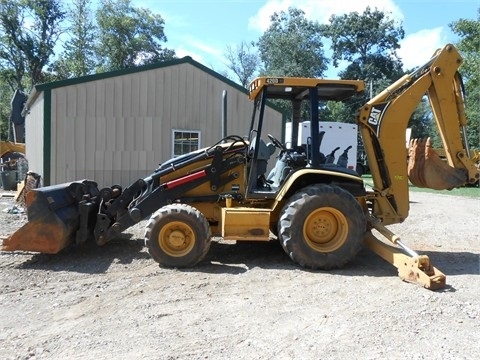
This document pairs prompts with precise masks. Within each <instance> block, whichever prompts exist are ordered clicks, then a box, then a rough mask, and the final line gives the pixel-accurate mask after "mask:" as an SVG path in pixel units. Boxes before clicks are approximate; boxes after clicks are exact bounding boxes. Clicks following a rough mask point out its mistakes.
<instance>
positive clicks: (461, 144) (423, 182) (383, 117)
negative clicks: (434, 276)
mask: <svg viewBox="0 0 480 360" xmlns="http://www.w3.org/2000/svg"><path fill="white" fill-rule="evenodd" d="M461 63H462V57H461V56H460V54H459V53H458V51H457V50H456V49H455V47H454V46H453V45H450V44H449V45H446V46H445V47H444V48H443V49H439V50H437V52H436V53H435V54H434V56H433V57H432V58H431V59H430V61H428V62H427V63H426V64H425V65H423V66H421V67H420V68H418V70H416V71H414V72H412V73H411V74H408V75H405V76H403V77H402V78H401V79H399V80H398V81H396V82H395V83H394V84H392V85H391V86H389V87H388V88H386V89H385V90H383V91H382V92H381V93H380V94H378V95H377V96H375V97H374V98H372V99H371V100H370V101H368V102H367V103H366V104H365V105H364V106H363V107H362V108H361V109H360V111H359V115H358V118H357V122H358V124H359V127H360V132H361V135H362V138H363V141H364V146H365V151H366V154H367V157H368V161H369V166H370V169H371V173H372V179H373V184H374V189H373V194H372V202H373V215H374V216H375V217H376V218H377V219H379V220H380V221H381V222H382V223H383V224H384V225H388V224H394V223H399V222H402V221H403V220H404V219H405V218H406V217H407V216H408V211H409V196H408V195H409V194H408V180H409V176H410V180H411V181H412V183H413V184H414V185H416V186H420V187H429V188H433V189H437V190H442V189H451V188H453V187H458V186H462V185H464V184H466V183H474V182H475V181H477V180H478V178H479V170H478V168H477V167H476V165H475V160H474V156H472V155H470V153H469V150H468V149H469V147H468V144H467V139H466V124H467V120H466V117H465V107H464V98H463V92H462V87H461V86H462V84H461V77H460V74H459V73H458V71H457V70H458V68H459V67H460V65H461ZM425 95H427V97H428V100H429V103H430V106H431V108H432V113H433V115H434V118H435V121H436V124H437V128H438V131H439V133H440V136H441V139H442V141H443V146H444V149H445V152H446V157H447V160H448V165H447V164H445V163H443V162H442V161H440V160H439V159H436V158H435V155H436V154H435V153H433V150H431V149H430V147H429V143H426V142H425V141H417V140H415V141H413V142H412V144H411V147H410V159H409V161H410V163H409V165H408V166H407V148H406V143H405V141H406V140H405V137H404V136H400V135H399V134H405V132H406V129H407V126H408V122H409V120H410V118H411V116H412V113H413V112H414V110H415V108H416V107H417V105H418V104H419V103H420V102H421V100H422V98H423V96H425ZM415 160H417V161H415ZM437 160H438V161H437ZM407 168H408V170H409V171H408V172H407Z"/></svg>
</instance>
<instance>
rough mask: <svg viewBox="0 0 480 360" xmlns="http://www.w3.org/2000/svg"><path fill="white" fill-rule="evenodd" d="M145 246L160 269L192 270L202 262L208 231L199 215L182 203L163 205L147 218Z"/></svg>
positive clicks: (206, 225)
mask: <svg viewBox="0 0 480 360" xmlns="http://www.w3.org/2000/svg"><path fill="white" fill-rule="evenodd" d="M145 243H146V245H147V248H148V252H149V253H150V255H151V256H152V258H153V259H154V260H155V261H156V262H158V263H159V264H160V265H161V266H164V267H177V268H184V267H192V266H194V265H196V264H197V263H198V262H200V261H201V260H203V259H204V257H205V255H206V254H207V252H208V250H209V249H210V244H211V232H210V227H209V225H208V222H207V220H206V219H205V217H204V216H203V214H202V213H201V212H200V211H198V210H197V209H195V208H193V207H192V206H189V205H186V204H173V205H167V206H164V207H162V208H160V209H158V210H157V211H156V212H155V213H154V214H153V215H152V217H151V218H150V220H149V222H148V224H147V226H146V231H145Z"/></svg>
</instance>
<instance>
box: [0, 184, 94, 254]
mask: <svg viewBox="0 0 480 360" xmlns="http://www.w3.org/2000/svg"><path fill="white" fill-rule="evenodd" d="M97 191H98V189H97V188H96V183H94V182H92V181H88V180H84V181H83V182H73V183H67V184H61V185H55V186H48V187H44V188H39V189H33V190H30V191H29V192H28V193H27V195H26V205H27V216H28V222H27V223H26V224H25V225H24V226H23V227H21V228H20V229H18V230H17V231H16V232H15V233H13V234H12V235H11V236H10V237H9V238H7V239H5V240H4V241H3V245H2V250H5V251H15V250H24V251H35V252H41V253H47V254H55V253H58V252H59V251H60V250H62V249H63V248H65V247H67V246H68V245H70V244H71V243H73V242H74V240H75V235H76V232H77V230H78V229H79V223H80V216H79V212H78V207H79V203H80V201H81V200H82V199H83V198H84V197H85V196H87V197H91V196H95V195H96V194H97Z"/></svg>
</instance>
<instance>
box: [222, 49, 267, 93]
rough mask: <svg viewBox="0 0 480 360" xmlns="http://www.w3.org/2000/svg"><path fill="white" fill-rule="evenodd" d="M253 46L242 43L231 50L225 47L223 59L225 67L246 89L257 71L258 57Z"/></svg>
mask: <svg viewBox="0 0 480 360" xmlns="http://www.w3.org/2000/svg"><path fill="white" fill-rule="evenodd" d="M254 46H255V45H254V44H252V43H247V42H245V41H242V42H241V43H240V44H239V45H237V46H236V47H235V48H233V47H232V46H230V45H227V48H226V52H225V57H226V59H227V61H228V63H227V67H228V68H229V69H230V70H231V71H232V72H233V73H234V74H235V76H236V77H237V78H238V81H239V82H240V84H241V85H242V86H243V87H245V88H246V87H248V85H249V84H250V82H251V81H252V80H253V77H254V74H255V72H256V71H257V68H258V63H259V57H258V54H257V53H256V52H255V50H254Z"/></svg>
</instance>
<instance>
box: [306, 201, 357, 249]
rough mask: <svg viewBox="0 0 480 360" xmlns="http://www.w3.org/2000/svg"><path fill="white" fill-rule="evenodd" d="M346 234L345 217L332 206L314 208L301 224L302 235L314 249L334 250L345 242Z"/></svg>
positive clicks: (346, 224) (346, 223)
mask: <svg viewBox="0 0 480 360" xmlns="http://www.w3.org/2000/svg"><path fill="white" fill-rule="evenodd" d="M347 235H348V222H347V218H346V217H345V215H343V213H342V212H340V211H338V210H337V209H335V208H332V207H322V208H318V209H316V210H315V211H313V212H312V213H311V214H310V215H308V217H307V218H306V220H305V223H304V224H303V237H304V239H305V241H306V243H307V244H308V246H310V247H311V248H312V249H313V250H315V251H319V252H324V253H325V252H332V251H335V250H337V249H338V248H340V247H341V246H342V245H343V244H344V243H345V241H346V240H347Z"/></svg>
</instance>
